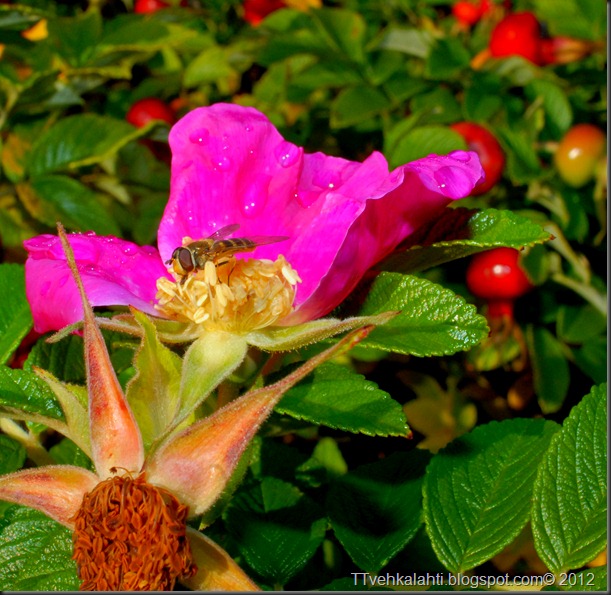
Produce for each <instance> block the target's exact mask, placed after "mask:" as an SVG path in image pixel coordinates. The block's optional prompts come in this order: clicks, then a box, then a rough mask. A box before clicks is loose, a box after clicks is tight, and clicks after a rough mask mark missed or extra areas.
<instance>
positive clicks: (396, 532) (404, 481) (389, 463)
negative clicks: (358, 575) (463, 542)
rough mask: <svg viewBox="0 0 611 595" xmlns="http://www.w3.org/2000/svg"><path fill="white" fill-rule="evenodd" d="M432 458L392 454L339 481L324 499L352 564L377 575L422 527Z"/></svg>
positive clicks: (417, 454)
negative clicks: (425, 480)
mask: <svg viewBox="0 0 611 595" xmlns="http://www.w3.org/2000/svg"><path fill="white" fill-rule="evenodd" d="M429 459H430V455H429V454H428V453H426V452H424V451H412V452H410V453H394V454H392V455H390V456H389V457H388V458H387V459H384V460H382V461H379V462H376V463H371V464H369V465H363V466H361V467H359V468H358V469H356V470H355V471H352V472H350V473H348V474H346V475H343V476H341V477H340V478H338V479H337V480H336V481H335V482H334V483H333V484H332V486H331V489H330V491H329V496H328V498H327V509H328V511H329V520H330V521H331V526H332V527H333V530H334V531H335V535H336V536H337V538H338V539H339V541H340V542H341V544H342V545H343V546H344V548H345V549H346V551H347V552H348V554H349V555H350V557H351V558H352V560H353V561H354V562H355V564H356V565H357V566H358V567H359V568H362V569H363V570H365V571H367V572H371V573H377V572H378V571H379V570H380V569H381V568H383V567H384V566H386V564H388V562H389V561H390V560H391V559H392V558H393V556H395V555H396V554H397V553H398V552H399V551H401V549H403V548H404V547H405V545H406V544H407V543H408V542H409V541H410V540H411V539H412V538H413V537H414V535H415V534H416V532H417V530H418V528H419V527H420V525H421V523H422V516H421V510H422V502H421V500H422V497H421V492H422V480H423V476H424V470H425V467H426V465H427V463H428V461H429Z"/></svg>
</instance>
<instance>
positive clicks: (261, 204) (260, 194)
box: [241, 181, 269, 219]
mask: <svg viewBox="0 0 611 595" xmlns="http://www.w3.org/2000/svg"><path fill="white" fill-rule="evenodd" d="M268 183H269V181H267V182H263V183H261V182H259V183H258V184H253V185H251V186H249V187H248V188H247V190H246V192H245V193H244V197H243V199H242V208H241V210H242V213H243V214H244V216H246V217H248V218H250V219H252V218H253V217H258V216H259V215H260V214H261V213H262V212H263V209H265V204H266V202H267V185H268Z"/></svg>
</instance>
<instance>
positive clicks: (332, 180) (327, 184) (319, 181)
mask: <svg viewBox="0 0 611 595" xmlns="http://www.w3.org/2000/svg"><path fill="white" fill-rule="evenodd" d="M341 181H342V180H341V176H340V174H339V172H336V171H332V170H327V171H317V172H316V173H315V174H314V177H313V178H312V183H313V184H315V185H316V186H318V187H319V188H331V189H332V188H337V187H338V186H339V185H340V184H341Z"/></svg>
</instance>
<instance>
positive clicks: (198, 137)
mask: <svg viewBox="0 0 611 595" xmlns="http://www.w3.org/2000/svg"><path fill="white" fill-rule="evenodd" d="M209 138H210V132H209V131H208V129H207V128H200V129H198V130H194V131H193V132H192V133H191V134H189V141H191V142H192V143H193V144H194V145H203V144H205V143H207V142H208V139H209Z"/></svg>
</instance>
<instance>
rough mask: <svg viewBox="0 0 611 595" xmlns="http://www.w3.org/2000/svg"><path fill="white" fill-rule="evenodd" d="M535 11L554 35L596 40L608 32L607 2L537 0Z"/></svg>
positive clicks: (596, 0)
mask: <svg viewBox="0 0 611 595" xmlns="http://www.w3.org/2000/svg"><path fill="white" fill-rule="evenodd" d="M535 12H536V13H537V15H538V16H539V17H541V19H542V20H543V21H545V24H546V26H548V27H549V29H550V32H551V33H552V34H554V35H568V36H574V37H577V38H579V39H590V40H593V41H596V40H598V39H601V38H603V37H604V36H605V33H606V29H607V27H606V24H607V13H606V8H605V3H604V2H600V1H599V0H535Z"/></svg>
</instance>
